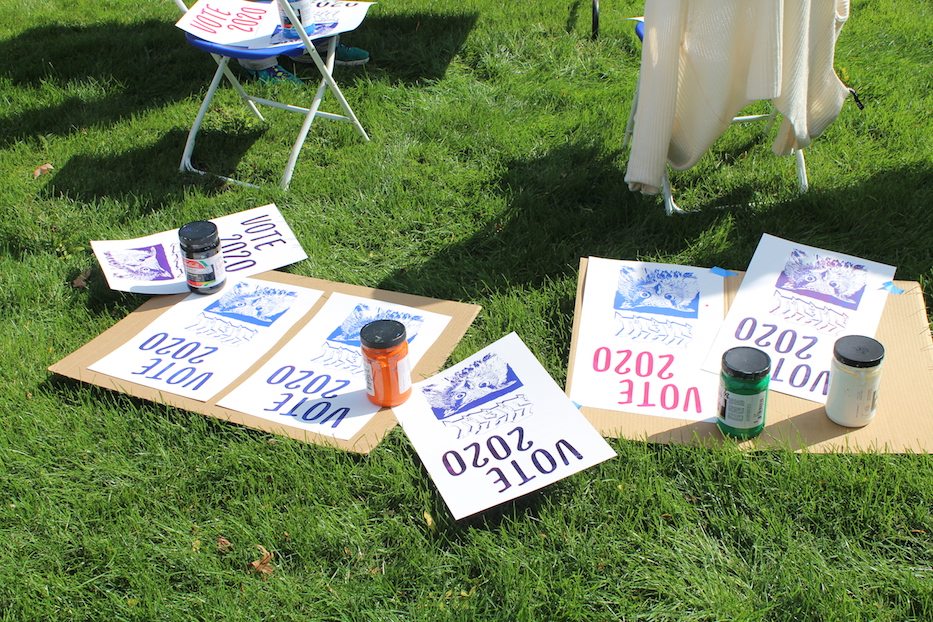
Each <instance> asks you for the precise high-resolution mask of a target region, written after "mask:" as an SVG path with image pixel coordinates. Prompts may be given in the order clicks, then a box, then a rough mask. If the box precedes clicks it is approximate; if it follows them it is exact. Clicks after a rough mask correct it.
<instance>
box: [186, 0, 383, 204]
mask: <svg viewBox="0 0 933 622" xmlns="http://www.w3.org/2000/svg"><path fill="white" fill-rule="evenodd" d="M276 1H277V2H279V4H281V6H282V8H283V9H284V10H285V12H286V14H287V15H288V16H289V19H290V20H291V22H292V23H293V24H298V23H300V22H299V20H298V17H297V16H296V15H295V11H294V10H293V9H292V7H291V5H289V3H288V1H287V0H276ZM174 2H175V4H176V5H177V6H178V8H179V10H181V11H182V13H186V12H187V11H188V7H187V5H185V3H184V1H183V0H174ZM296 31H297V32H298V34H299V35H300V37H301V38H300V39H299V40H298V41H296V42H295V43H287V44H282V45H276V46H275V47H268V48H261V49H246V48H245V47H236V46H233V45H220V44H217V43H212V42H210V41H206V40H204V39H201V38H199V37H196V36H194V35H192V34H191V33H188V32H186V33H185V36H186V38H187V40H188V43H190V44H191V45H192V46H194V47H196V48H198V49H199V50H203V51H205V52H208V53H210V54H211V56H212V57H213V58H214V60H215V61H216V62H217V71H216V72H214V77H213V79H212V80H211V83H210V86H209V87H208V89H207V94H206V95H205V96H204V101H203V102H201V107H200V109H199V110H198V114H197V116H196V117H195V119H194V123H193V124H192V126H191V130H190V131H189V132H188V140H187V142H186V143H185V150H184V153H183V155H182V158H181V166H180V167H179V168H180V170H181V171H189V172H192V173H198V174H199V175H207V174H208V173H207V172H206V171H201V170H199V169H197V168H195V167H194V165H193V164H192V163H191V156H192V154H193V152H194V144H195V139H196V137H197V134H198V130H200V129H201V123H202V122H203V121H204V115H205V114H206V113H207V111H208V108H209V107H210V104H211V100H213V99H214V94H215V92H216V91H217V87H218V86H219V84H220V80H221V78H222V77H226V78H227V81H228V82H230V84H231V86H233V88H234V90H236V92H237V93H238V94H239V96H240V98H241V99H242V100H243V102H244V103H245V104H246V106H247V107H248V108H249V109H250V111H251V112H252V113H253V115H255V117H256V118H257V119H259V120H260V121H265V118H264V117H263V116H262V114H261V113H260V112H259V109H258V108H257V107H256V104H263V105H265V106H272V107H274V108H279V109H281V110H286V111H288V112H295V113H298V114H302V115H304V122H303V123H302V125H301V129H300V130H299V132H298V137H297V138H296V139H295V143H294V145H293V146H292V150H291V153H290V154H289V157H288V161H287V162H286V165H285V172H284V173H283V175H282V180H281V183H280V184H279V186H280V187H281V188H282V189H283V190H287V189H288V186H289V184H290V183H291V179H292V174H293V173H294V171H295V163H296V162H297V161H298V154H299V153H300V152H301V148H302V146H303V145H304V141H305V138H306V137H307V136H308V132H309V131H310V129H311V124H312V123H313V122H314V119H316V118H318V117H320V118H322V119H330V120H332V121H344V122H346V123H350V124H352V125H353V127H354V128H356V131H357V132H358V133H359V134H360V136H362V138H363V140H366V141H368V140H369V136H367V134H366V131H365V130H364V129H363V126H362V125H361V124H360V122H359V120H358V119H357V118H356V115H355V114H354V113H353V110H352V109H351V108H350V104H349V103H347V100H346V98H345V97H344V95H343V93H342V92H341V91H340V87H338V86H337V83H336V82H335V81H334V77H333V69H334V53H335V50H336V46H337V37H336V36H331V38H330V42H329V45H328V48H327V53H326V60H324V59H322V58H321V56H320V54H319V53H318V51H317V48H315V46H314V44H313V43H312V42H311V39H310V38H309V37H308V35H307V33H306V32H305V30H304V28H296ZM304 52H307V53H308V54H309V55H310V56H311V58H312V59H313V61H314V65H315V66H316V67H317V69H318V71H319V72H320V73H321V82H320V84H319V86H318V88H317V91H316V92H315V94H314V97H313V99H312V100H311V104H310V106H308V107H303V106H295V105H291V104H286V103H282V102H277V101H274V100H270V99H264V98H262V97H255V96H252V95H249V94H247V93H246V91H245V90H244V89H243V86H242V85H241V84H240V82H239V80H237V78H236V76H235V75H234V74H233V72H232V71H231V70H230V67H229V63H230V59H231V58H246V59H257V58H268V57H272V56H298V55H300V54H302V53H304ZM328 89H330V92H331V93H333V94H334V96H335V97H336V98H337V101H338V103H339V104H340V108H341V110H342V111H343V114H333V113H329V112H322V111H320V110H319V108H320V105H321V100H322V99H323V98H324V94H325V93H326V92H327V90H328ZM217 177H220V178H221V179H224V180H226V181H229V182H232V183H236V184H240V185H244V186H250V187H254V188H255V187H256V186H255V185H253V184H248V183H246V182H243V181H237V180H235V179H231V178H229V177H224V176H223V175H217Z"/></svg>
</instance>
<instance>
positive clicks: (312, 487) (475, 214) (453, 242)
mask: <svg viewBox="0 0 933 622" xmlns="http://www.w3.org/2000/svg"><path fill="white" fill-rule="evenodd" d="M641 13H642V6H641V5H639V4H638V3H635V2H630V1H625V0H620V1H618V2H603V3H602V15H601V29H600V30H601V32H600V36H599V38H597V39H596V40H593V39H592V38H591V36H590V21H591V5H590V3H588V2H581V1H573V0H560V1H558V0H515V1H513V2H510V3H500V2H493V1H491V0H467V1H465V2H458V3H441V2H436V1H432V0H396V1H394V2H382V3H380V4H377V5H375V6H374V7H373V8H372V9H371V10H370V13H369V16H368V17H367V19H366V21H365V22H364V23H363V25H362V26H361V27H360V28H359V29H358V30H357V31H355V32H353V33H350V34H348V35H347V36H346V37H345V41H346V42H347V43H349V44H351V45H356V46H359V47H363V48H365V49H367V50H369V51H370V52H371V53H372V56H373V60H372V62H371V63H370V64H369V65H367V66H365V67H361V68H353V69H350V68H340V69H338V71H337V79H338V81H339V82H340V84H341V86H342V88H343V92H344V94H345V95H346V96H347V98H348V100H349V101H350V103H351V105H352V106H353V107H354V110H355V111H356V113H357V115H358V116H359V117H360V119H361V121H362V123H363V125H364V127H365V128H366V130H367V132H368V133H369V134H370V136H371V137H372V141H371V142H368V143H366V142H363V141H361V140H360V139H359V137H358V136H357V135H356V134H355V133H354V132H353V130H352V128H350V127H349V126H346V125H343V124H336V123H328V122H316V123H315V125H314V127H313V128H312V131H311V134H310V135H309V138H308V141H307V145H306V147H305V149H304V151H303V153H302V156H301V158H300V159H299V162H298V167H297V170H296V173H295V177H294V180H293V182H292V186H291V189H290V191H289V192H288V193H283V192H280V191H279V190H277V189H276V187H275V186H276V184H277V182H278V179H279V176H280V174H281V170H282V168H283V166H284V162H285V156H286V154H287V150H288V147H289V145H290V143H291V140H292V139H293V136H294V133H295V132H296V131H297V122H298V120H297V117H295V116H293V115H288V114H287V113H284V112H282V113H280V112H279V111H272V112H270V113H269V114H268V115H267V122H265V123H263V122H259V121H256V120H254V119H253V118H252V117H251V116H250V115H249V114H248V113H247V111H246V110H245V108H244V107H243V106H242V104H241V103H240V102H239V100H238V99H237V97H236V96H235V94H234V93H233V92H232V90H230V89H229V88H222V89H221V90H220V92H219V94H218V97H217V99H216V100H215V104H214V105H213V107H212V110H211V111H210V113H209V114H208V116H207V119H206V121H205V126H204V129H203V130H202V135H201V136H200V138H199V141H198V145H197V149H196V152H195V160H196V163H197V164H198V165H199V166H202V167H204V168H206V169H207V170H210V171H212V172H216V173H221V174H224V175H232V176H234V177H236V178H238V179H243V180H245V181H249V182H252V183H255V184H258V185H260V186H261V189H258V190H257V189H250V188H242V187H237V186H228V185H223V184H220V183H218V182H217V181H216V180H214V179H212V178H200V177H197V176H192V175H185V174H181V173H179V172H178V170H177V169H178V162H179V160H180V158H181V152H182V148H183V145H184V140H185V135H186V133H187V130H188V127H189V126H190V123H191V121H192V120H193V118H194V115H195V113H196V111H197V108H198V105H199V103H200V100H201V98H202V97H203V94H204V91H205V90H206V87H207V83H208V80H209V78H210V75H211V74H212V72H213V63H212V61H211V60H210V58H209V57H208V56H207V55H205V54H203V53H201V52H198V51H197V50H194V49H193V48H191V47H190V46H187V45H186V44H185V43H184V39H183V36H182V34H181V32H180V31H179V30H178V29H177V28H175V27H174V26H173V25H172V24H173V22H174V21H175V20H176V19H177V11H176V9H175V6H174V4H173V3H172V2H169V1H168V0H164V1H154V0H153V1H148V2H142V3H129V2H127V1H126V0H105V1H98V2H90V1H88V0H45V1H43V2H32V3H26V4H24V3H20V2H12V1H11V0H0V102H2V107H0V215H2V217H0V312H2V317H3V323H4V326H5V327H6V328H5V330H4V331H3V332H2V337H0V380H2V383H3V387H4V390H3V391H2V393H0V416H2V421H3V428H2V432H0V545H2V546H0V620H17V621H19V620H24V621H33V620H55V621H58V620H69V621H70V620H139V621H143V620H179V621H188V620H250V621H255V620H273V619H274V620H334V621H336V620H341V621H343V620H367V621H368V620H502V621H508V622H511V621H516V620H535V621H537V620H592V621H602V620H623V619H624V620H629V619H633V620H634V619H644V620H678V621H679V620H814V621H816V620H890V621H901V620H918V621H921V620H929V619H933V544H931V533H933V518H931V507H933V469H931V466H933V464H931V460H930V458H929V456H927V455H882V454H876V455H814V454H808V453H801V454H795V453H791V452H788V451H767V452H755V453H747V452H742V451H740V450H738V449H737V448H736V447H734V446H733V445H730V444H725V445H723V446H721V447H710V448H696V447H684V446H659V445H653V444H647V443H641V442H635V441H618V440H613V441H611V443H612V445H613V447H614V448H615V449H616V451H617V452H618V454H619V456H618V457H617V458H615V459H613V460H610V461H608V462H606V463H603V464H601V465H599V466H597V467H594V468H592V469H589V470H587V471H585V472H583V473H580V474H578V475H575V476H573V477H570V478H567V479H566V480H563V481H561V482H560V483H558V484H556V485H553V486H551V487H549V488H547V489H544V490H541V491H539V492H536V493H533V494H530V495H528V496H526V497H523V498H521V499H519V500H517V501H515V502H511V503H508V504H505V505H503V506H501V507H498V508H494V509H492V510H490V511H488V512H486V513H483V514H481V515H479V516H476V517H473V518H470V519H466V520H463V521H460V522H454V521H453V520H452V519H451V518H450V515H449V514H448V513H447V510H446V508H445V506H444V503H443V501H442V499H441V498H440V496H439V495H438V493H437V492H436V490H435V488H434V486H433V484H432V483H431V481H430V478H429V477H428V475H427V472H426V471H425V469H424V468H423V466H422V465H421V463H420V461H419V459H418V456H417V454H416V452H415V451H414V449H413V447H412V446H411V444H410V443H409V441H408V439H407V438H406V437H405V435H404V433H403V432H402V431H401V430H400V429H396V430H394V431H393V432H392V433H390V434H389V436H388V437H387V438H386V440H384V441H383V442H382V443H381V444H380V445H379V446H378V447H377V448H376V449H375V450H374V451H373V452H372V453H371V454H369V455H366V456H360V455H355V454H348V453H343V452H339V451H334V450H331V449H326V448H322V447H317V446H312V445H307V444H303V443H299V442H296V441H292V440H290V439H287V438H283V437H278V436H273V435H269V434H265V433H260V432H257V431H254V430H250V429H245V428H240V427H237V426H234V425H231V424H226V423H223V422H220V421H215V420H212V419H208V418H205V417H203V416H201V415H198V414H194V413H189V412H185V411H181V410H178V409H173V408H169V407H165V406H161V405H158V404H154V403H150V402H145V401H141V400H136V399H133V398H129V397H127V396H125V395H121V394H116V393H112V392H108V391H105V390H102V389H98V388H96V387H93V386H89V385H83V384H80V383H77V382H74V381H71V380H67V379H63V378H59V377H56V376H54V375H52V374H50V373H49V372H48V371H46V369H47V367H48V366H49V365H50V364H52V363H54V362H56V361H57V360H59V359H61V358H63V357H64V356H66V355H67V354H69V353H70V352H72V351H74V350H76V349H77V348H78V347H80V346H81V345H83V344H84V343H85V342H87V341H88V340H90V339H91V338H93V337H94V336H96V335H98V334H99V333H101V332H102V331H104V330H106V329H107V328H108V327H109V326H112V325H113V324H114V323H115V322H117V321H118V320H119V319H121V318H123V317H124V316H126V314H128V313H129V312H131V311H132V310H133V309H135V308H136V307H137V306H139V305H140V304H141V303H142V302H143V301H144V300H145V297H142V296H138V295H132V294H126V293H120V292H113V291H111V290H109V289H108V287H107V285H106V282H105V280H104V278H103V276H102V274H101V272H100V270H99V267H98V266H97V263H96V260H95V258H94V256H93V253H92V252H91V251H90V245H89V241H90V240H95V239H123V238H130V237H136V236H142V235H146V234H149V233H153V232H157V231H163V230H166V229H172V228H176V227H178V226H180V225H181V224H183V223H185V222H187V221H189V220H193V219H197V218H211V217H216V216H220V215H224V214H228V213H232V212H235V211H240V210H243V209H248V208H251V207H256V206H259V205H263V204H266V203H271V202H274V203H276V204H277V205H278V206H279V207H280V208H281V209H282V211H283V213H284V214H285V216H286V218H287V219H288V221H289V223H290V224H291V226H292V228H293V230H294V231H295V232H296V234H297V235H298V237H299V239H300V240H301V243H302V245H303V246H304V248H305V250H306V251H307V252H308V254H309V259H308V260H306V261H304V262H301V263H299V264H296V265H293V266H289V267H288V268H286V269H287V270H288V271H290V272H293V273H295V274H299V275H306V276H314V277H319V278H325V279H330V280H334V281H340V282H347V283H355V284H361V285H366V286H372V287H381V288H386V289H391V290H397V291H404V292H410V293H414V294H420V295H426V296H432V297H437V298H445V299H454V300H461V301H465V302H471V303H476V304H480V305H482V307H483V311H482V312H481V314H480V316H479V317H478V318H477V320H476V321H475V322H474V324H473V325H472V327H471V328H470V330H469V332H468V333H467V335H466V337H465V338H464V339H463V340H462V342H461V343H460V344H459V345H458V346H457V348H456V350H455V351H454V353H453V355H452V356H451V362H456V361H459V360H460V359H462V358H464V357H466V356H468V355H469V354H472V353H473V352H475V351H476V350H478V349H480V348H482V347H484V346H486V345H488V344H489V343H491V342H493V341H495V340H496V339H498V338H500V337H501V336H503V335H505V334H507V333H508V332H511V331H515V332H517V333H518V334H519V336H521V338H522V339H523V340H524V341H525V343H527V344H528V345H529V347H531V349H532V350H533V351H534V352H535V354H536V355H537V356H538V358H539V360H540V361H541V362H542V364H544V365H545V367H546V368H547V369H548V371H549V372H550V373H551V375H552V376H553V377H554V379H555V380H556V381H557V382H558V383H560V384H561V385H563V383H564V382H565V379H566V368H567V359H568V350H569V343H570V333H571V326H572V321H573V316H572V312H573V305H574V296H575V293H576V281H577V270H578V266H579V260H580V258H581V257H586V256H602V257H610V258H619V259H641V260H650V261H664V262H671V263H679V264H683V265H697V266H705V267H709V266H721V267H726V268H730V269H744V268H745V267H746V266H747V264H748V261H749V259H750V258H751V255H752V253H753V252H754V249H755V246H756V244H757V242H758V240H759V238H760V237H761V234H762V233H765V232H766V233H770V234H773V235H776V236H780V237H783V238H787V239H791V240H794V241H797V242H800V243H803V244H809V245H813V246H817V247H822V248H828V249H831V250H834V251H839V252H844V253H849V254H852V255H856V256H859V257H863V258H866V259H870V260H874V261H880V262H884V263H887V264H891V265H895V266H897V275H896V278H898V279H904V280H914V281H920V282H921V283H922V285H923V289H924V292H925V294H926V295H927V302H928V305H929V303H930V301H931V299H930V295H931V294H933V233H931V231H933V226H931V225H933V211H931V209H930V208H931V201H930V196H931V192H933V153H931V147H930V140H929V137H930V135H931V130H933V121H931V112H933V89H931V86H933V72H931V70H930V67H931V66H933V15H931V13H933V9H931V6H930V4H929V3H907V4H905V3H896V2H893V1H892V0H861V1H854V2H853V3H852V17H851V19H850V20H849V22H848V23H847V24H846V26H845V28H844V29H843V31H842V36H841V38H840V40H839V43H838V45H837V49H836V69H837V72H838V73H839V75H840V76H841V77H842V79H843V80H844V81H845V82H846V83H847V84H849V85H850V86H852V87H853V88H854V89H856V90H857V91H858V92H859V96H860V98H861V99H862V100H863V101H864V102H865V104H866V108H865V109H864V110H858V109H857V108H856V107H855V106H854V105H853V104H852V102H849V103H847V105H846V107H845V108H844V110H843V112H842V114H841V115H840V116H839V118H838V119H837V120H836V121H835V122H834V123H833V124H832V125H831V126H830V127H829V129H828V130H827V131H826V133H825V134H824V135H823V136H822V137H820V138H819V139H818V140H816V141H815V142H814V144H813V146H812V147H811V148H810V149H808V150H807V162H808V172H809V177H810V185H811V190H810V192H809V193H807V194H805V195H798V194H797V193H796V191H795V186H796V180H795V175H794V170H793V163H792V160H791V159H790V158H779V157H777V156H775V155H774V154H773V153H771V151H770V139H771V136H762V135H760V132H761V127H760V126H755V125H750V126H735V127H733V128H731V129H730V130H729V132H728V133H727V134H726V135H725V136H724V137H723V138H722V139H721V140H720V141H719V142H718V143H717V144H716V145H715V146H714V148H713V149H712V150H711V152H710V153H709V154H708V155H707V156H705V157H704V158H703V160H701V162H700V163H699V164H698V165H697V166H696V167H694V168H693V169H691V170H689V171H685V172H683V173H677V174H676V175H675V176H674V178H673V182H674V185H675V192H676V196H677V199H678V202H679V203H680V205H681V206H682V207H684V208H685V209H687V210H688V211H690V212H691V213H690V214H688V215H686V216H684V217H678V218H669V217H666V216H665V215H664V211H663V208H662V207H661V205H660V202H659V199H658V198H657V197H646V196H642V195H638V194H634V193H631V192H629V190H628V188H627V186H626V184H625V183H624V181H623V177H624V174H625V166H626V162H627V158H628V153H627V151H625V150H623V149H622V148H621V145H622V139H623V133H624V128H625V122H626V119H627V117H628V110H629V104H630V100H631V97H632V93H633V91H634V88H635V81H636V78H637V70H638V62H639V58H640V50H641V47H640V44H639V43H638V41H637V39H636V38H635V36H634V33H633V31H632V23H631V22H628V21H625V18H626V17H631V16H635V15H639V14H641ZM285 65H286V67H288V68H292V65H291V64H290V63H288V62H286V63H285ZM235 69H236V68H235ZM294 69H295V71H296V72H297V73H298V75H299V76H301V77H303V78H305V79H306V80H307V81H308V83H309V90H310V88H311V86H310V85H312V84H314V83H315V79H314V74H313V70H312V69H311V68H308V67H304V66H296V67H294ZM249 88H250V89H251V90H254V91H258V92H262V91H263V90H266V91H268V92H269V93H270V94H278V95H281V96H290V97H293V98H296V99H298V100H302V99H304V100H307V99H309V98H310V95H309V94H306V93H302V92H300V91H291V90H289V89H288V88H287V87H268V88H267V87H259V86H257V85H249ZM324 107H325V108H326V109H330V110H334V109H336V105H335V102H334V100H333V99H332V98H329V99H327V100H325V106H324ZM46 163H49V164H51V165H52V166H53V167H54V168H53V169H52V170H51V171H50V172H48V173H46V174H43V175H41V176H39V177H37V178H34V177H33V171H35V170H36V169H37V168H38V167H40V166H41V165H43V164H46ZM88 269H90V270H91V272H90V276H89V277H88V278H87V287H77V288H76V287H73V285H72V283H73V281H74V279H75V278H77V277H78V276H79V275H81V274H83V273H84V272H85V270H88ZM908 398H909V396H908ZM931 412H933V405H931ZM259 547H263V549H264V550H266V551H268V552H269V553H272V555H273V557H272V559H271V561H270V564H271V566H270V567H271V569H272V572H271V574H268V575H266V574H264V573H257V572H253V573H250V572H247V570H246V568H247V565H248V564H250V562H253V561H256V560H259V559H260V558H262V557H263V551H262V550H261V549H260V548H259Z"/></svg>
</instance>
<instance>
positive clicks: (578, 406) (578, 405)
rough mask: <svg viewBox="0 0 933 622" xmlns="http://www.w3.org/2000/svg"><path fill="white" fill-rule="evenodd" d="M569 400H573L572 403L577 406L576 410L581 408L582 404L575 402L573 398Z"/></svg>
mask: <svg viewBox="0 0 933 622" xmlns="http://www.w3.org/2000/svg"><path fill="white" fill-rule="evenodd" d="M570 401H571V402H573V405H574V406H576V407H577V410H580V409H581V408H583V404H577V403H576V402H574V401H573V400H570Z"/></svg>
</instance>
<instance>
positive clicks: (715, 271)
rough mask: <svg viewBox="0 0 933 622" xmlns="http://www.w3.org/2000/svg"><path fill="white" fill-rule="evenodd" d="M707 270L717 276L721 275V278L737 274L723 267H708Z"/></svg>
mask: <svg viewBox="0 0 933 622" xmlns="http://www.w3.org/2000/svg"><path fill="white" fill-rule="evenodd" d="M709 271H710V272H712V273H713V274H715V275H717V276H721V277H722V278H726V277H730V276H737V275H738V272H729V271H728V270H726V269H724V268H716V267H715V266H714V267H712V268H710V269H709Z"/></svg>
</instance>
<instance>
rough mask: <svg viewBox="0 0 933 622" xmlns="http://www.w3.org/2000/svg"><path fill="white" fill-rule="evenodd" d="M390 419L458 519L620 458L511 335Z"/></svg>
mask: <svg viewBox="0 0 933 622" xmlns="http://www.w3.org/2000/svg"><path fill="white" fill-rule="evenodd" d="M394 411H395V414H396V416H397V417H398V420H399V422H400V423H401V424H402V426H403V427H404V429H405V433H406V434H408V437H409V438H410V439H411V442H412V443H413V444H414V446H415V449H416V450H417V451H418V455H419V456H420V457H421V460H422V462H423V463H424V465H425V467H426V468H427V470H428V472H429V473H430V474H431V478H432V479H433V480H434V483H435V485H436V486H437V489H438V491H439V492H440V494H441V496H442V497H443V498H444V501H445V502H446V504H447V507H448V508H449V509H450V511H451V513H452V514H453V517H454V518H455V519H460V518H463V517H464V516H469V515H471V514H475V513H477V512H480V511H482V510H485V509H486V508H490V507H492V506H495V505H498V504H500V503H503V502H505V501H509V500H511V499H515V498H517V497H520V496H522V495H525V494H527V493H529V492H532V491H534V490H538V489H539V488H542V487H544V486H547V485H548V484H551V483H553V482H556V481H558V480H560V479H563V478H565V477H567V476H569V475H572V474H574V473H577V472H579V471H582V470H584V469H586V468H588V467H591V466H593V465H595V464H598V463H600V462H602V461H604V460H608V459H609V458H612V457H614V456H615V455H616V454H615V452H614V451H613V450H612V448H611V447H610V446H609V445H608V444H607V443H606V441H605V439H603V437H602V436H600V434H599V432H597V431H596V430H595V429H594V428H593V426H592V425H590V423H589V421H587V420H586V418H585V417H584V416H583V415H582V414H581V413H580V411H579V410H577V408H576V407H575V406H574V405H573V403H572V402H571V401H570V399H569V398H568V397H567V396H566V395H564V392H563V391H562V390H561V389H560V387H559V386H558V385H557V383H556V382H554V380H553V379H552V378H551V376H550V375H549V374H548V373H547V371H546V370H545V369H544V368H543V367H542V366H541V364H540V363H539V362H538V360H537V359H536V358H535V356H534V354H532V353H531V351H530V350H529V349H528V347H527V346H525V344H524V343H523V342H522V340H521V339H519V337H518V335H516V334H515V333H511V334H509V335H506V336H505V337H503V338H502V339H500V340H499V341H497V342H495V343H493V344H492V345H490V346H489V347H487V348H484V349H483V350H481V351H480V352H478V353H476V354H475V355H474V356H472V357H471V358H469V359H467V360H465V361H463V362H462V363H459V364H458V365H454V366H453V367H451V368H449V369H447V370H446V371H444V372H441V373H440V374H438V375H436V376H434V377H432V378H430V379H428V380H425V381H423V382H419V383H417V384H415V385H414V387H413V389H412V393H411V398H409V400H408V401H407V402H405V403H404V404H402V405H401V406H396V407H395V409H394Z"/></svg>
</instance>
